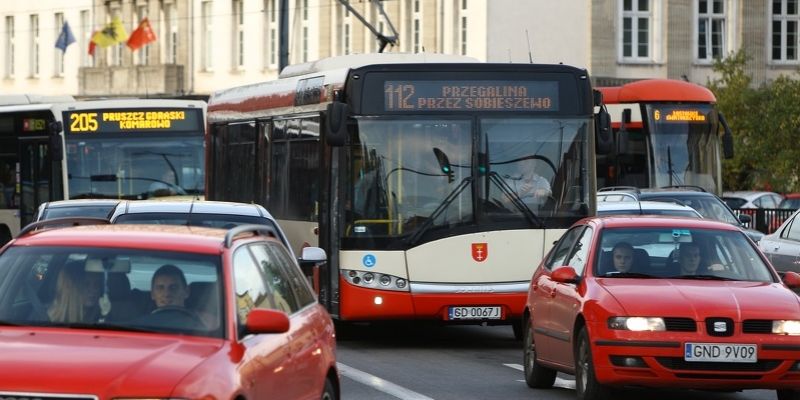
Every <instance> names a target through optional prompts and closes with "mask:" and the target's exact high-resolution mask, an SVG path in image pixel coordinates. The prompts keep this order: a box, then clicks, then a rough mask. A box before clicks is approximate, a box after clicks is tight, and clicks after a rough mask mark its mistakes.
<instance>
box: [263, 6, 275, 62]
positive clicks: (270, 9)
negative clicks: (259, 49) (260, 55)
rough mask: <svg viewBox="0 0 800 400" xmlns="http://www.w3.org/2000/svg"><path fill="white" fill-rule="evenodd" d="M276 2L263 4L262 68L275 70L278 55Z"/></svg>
mask: <svg viewBox="0 0 800 400" xmlns="http://www.w3.org/2000/svg"><path fill="white" fill-rule="evenodd" d="M277 7H278V6H277V0H266V1H265V2H264V10H265V18H264V33H265V35H264V67H265V68H275V66H276V64H277V62H278V61H277V59H278V56H277V53H278V9H277Z"/></svg>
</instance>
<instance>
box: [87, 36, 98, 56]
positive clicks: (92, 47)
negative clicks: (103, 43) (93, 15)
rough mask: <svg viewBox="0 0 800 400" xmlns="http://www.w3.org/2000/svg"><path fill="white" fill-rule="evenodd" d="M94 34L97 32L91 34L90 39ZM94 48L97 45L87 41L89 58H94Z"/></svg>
mask: <svg viewBox="0 0 800 400" xmlns="http://www.w3.org/2000/svg"><path fill="white" fill-rule="evenodd" d="M95 34H97V31H94V32H92V37H94V35H95ZM96 48H97V43H95V42H93V41H91V40H90V41H89V55H90V56H92V57H94V49H96Z"/></svg>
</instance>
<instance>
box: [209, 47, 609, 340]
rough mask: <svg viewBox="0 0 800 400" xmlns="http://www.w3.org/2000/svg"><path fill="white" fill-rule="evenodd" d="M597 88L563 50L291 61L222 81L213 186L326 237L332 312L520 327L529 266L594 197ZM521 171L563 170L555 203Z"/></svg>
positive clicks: (212, 133)
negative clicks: (272, 75)
mask: <svg viewBox="0 0 800 400" xmlns="http://www.w3.org/2000/svg"><path fill="white" fill-rule="evenodd" d="M599 104H600V96H599V93H597V92H595V91H593V90H592V87H591V84H590V81H589V76H588V74H587V72H586V71H585V70H582V69H578V68H574V67H570V66H566V65H535V64H486V63H480V62H476V61H475V60H472V59H469V60H465V59H464V58H462V57H458V58H454V57H453V56H444V55H435V54H417V55H409V54H365V55H355V56H343V57H334V58H329V59H323V60H319V61H316V62H312V63H307V64H301V65H295V66H290V67H287V68H286V69H284V71H283V72H282V73H281V76H280V78H279V79H277V80H275V81H270V82H264V83H257V84H253V85H249V86H243V87H237V88H232V89H227V90H222V91H219V92H216V93H214V94H213V95H212V96H211V99H210V100H209V107H208V110H209V114H208V120H209V127H208V129H207V151H208V154H207V160H208V164H207V165H208V167H207V171H206V173H207V186H206V188H207V198H208V199H213V200H230V201H243V202H255V203H259V204H262V205H264V206H265V207H266V208H267V209H268V210H269V211H270V213H272V214H273V215H274V216H275V217H276V219H277V220H278V221H279V223H280V224H281V226H282V227H283V229H284V231H285V232H286V233H287V237H288V238H289V241H290V242H291V243H292V244H293V245H294V246H295V250H296V251H297V252H298V253H299V252H300V251H302V247H303V246H304V245H306V244H308V245H311V246H318V247H321V248H323V249H325V250H326V252H327V254H328V262H327V264H326V265H323V266H321V267H320V268H318V269H316V270H315V271H314V272H313V273H312V274H311V275H312V276H313V278H312V279H313V281H314V283H315V286H316V288H317V290H318V293H319V299H320V301H321V302H322V303H323V304H325V306H326V307H327V308H328V310H329V311H330V312H331V314H332V315H333V316H334V318H337V319H339V320H343V321H374V320H387V319H435V320H443V321H447V322H452V323H480V322H485V323H488V324H512V326H514V327H515V333H517V334H518V335H521V331H520V330H519V328H520V324H519V321H520V317H521V313H522V311H523V306H524V303H525V299H526V296H527V290H528V286H529V281H530V278H531V275H532V273H533V270H534V269H535V267H536V266H537V264H538V263H539V261H540V260H541V259H542V257H543V256H544V254H545V253H546V252H547V251H548V250H549V249H550V247H551V246H552V243H553V242H554V241H555V240H556V239H558V238H559V237H560V236H561V235H562V234H563V233H564V231H565V230H566V229H567V228H568V227H569V226H570V225H571V224H572V223H573V222H575V221H577V220H579V219H581V218H583V217H586V216H588V215H593V214H594V213H595V208H596V207H595V201H596V199H595V197H596V196H595V190H596V185H595V176H596V174H595V159H594V155H595V140H596V139H595V135H596V134H595V120H596V119H598V120H599V121H601V122H600V124H598V125H602V121H605V126H606V127H607V128H608V116H607V115H606V114H605V113H604V111H601V112H600V113H599V114H595V107H596V106H599ZM606 132H607V131H606ZM601 136H607V135H606V134H605V133H603V135H601ZM520 169H523V170H526V171H535V172H536V173H537V174H538V175H539V176H540V178H541V179H539V182H540V183H542V184H544V182H546V184H547V185H548V186H549V193H548V194H547V195H545V196H542V197H543V198H542V199H540V200H541V201H537V200H530V201H529V200H528V199H527V198H525V197H524V196H522V195H521V194H520V193H519V192H518V190H517V189H518V188H521V187H522V186H524V185H523V184H522V182H523V181H524V180H525V179H526V177H525V176H524V174H520V173H519V172H518V171H519V170H520ZM518 183H519V185H518ZM576 268H577V267H576Z"/></svg>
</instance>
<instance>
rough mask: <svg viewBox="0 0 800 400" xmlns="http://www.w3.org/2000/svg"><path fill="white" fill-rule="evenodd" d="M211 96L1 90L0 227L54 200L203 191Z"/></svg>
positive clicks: (26, 219)
mask: <svg viewBox="0 0 800 400" xmlns="http://www.w3.org/2000/svg"><path fill="white" fill-rule="evenodd" d="M205 104H206V103H205V102H203V101H198V100H166V99H125V100H122V99H119V100H86V101H81V100H75V99H74V98H72V97H71V96H31V95H7V96H0V188H2V196H0V229H3V230H7V231H10V232H11V234H12V235H14V234H16V232H18V231H19V229H20V226H25V225H26V224H28V223H30V222H31V221H32V219H33V218H34V215H35V212H36V210H37V207H38V206H39V205H40V204H42V203H44V202H48V201H54V200H64V199H89V198H92V199H97V198H102V199H143V198H150V197H153V196H157V195H159V194H167V193H169V194H173V195H176V196H202V195H203V194H204V191H205V189H204V186H205V176H204V168H205V152H204V150H203V135H204V132H205V110H206V105H205ZM165 172H169V173H168V174H167V173H165ZM165 177H166V178H165ZM153 184H157V185H161V187H164V186H166V187H168V190H161V191H154V190H150V188H151V187H153Z"/></svg>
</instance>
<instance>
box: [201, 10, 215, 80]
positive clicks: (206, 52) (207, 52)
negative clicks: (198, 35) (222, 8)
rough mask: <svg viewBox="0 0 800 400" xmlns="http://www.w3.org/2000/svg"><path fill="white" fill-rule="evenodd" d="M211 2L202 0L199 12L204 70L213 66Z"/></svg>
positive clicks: (209, 69)
mask: <svg viewBox="0 0 800 400" xmlns="http://www.w3.org/2000/svg"><path fill="white" fill-rule="evenodd" d="M211 6H212V3H211V2H210V1H204V2H203V4H202V5H201V8H200V12H201V16H200V18H201V20H202V21H203V22H202V24H203V25H202V29H203V30H202V38H203V39H202V40H203V44H202V58H201V59H202V66H203V70H204V71H211V70H212V69H213V68H214V64H213V60H214V58H213V55H214V48H213V42H212V40H211V39H212V35H213V33H214V31H213V29H212V28H213V26H212V24H213V18H212V14H211V13H212V9H211Z"/></svg>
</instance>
